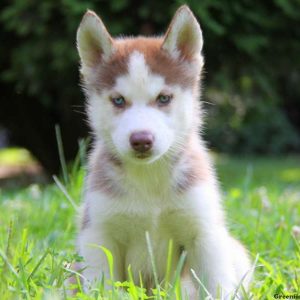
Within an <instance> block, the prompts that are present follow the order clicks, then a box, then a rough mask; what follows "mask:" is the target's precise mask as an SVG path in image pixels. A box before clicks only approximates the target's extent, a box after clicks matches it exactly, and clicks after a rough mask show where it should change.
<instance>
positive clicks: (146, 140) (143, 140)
mask: <svg viewBox="0 0 300 300" xmlns="http://www.w3.org/2000/svg"><path fill="white" fill-rule="evenodd" d="M129 141H130V144H131V147H132V148H133V149H134V150H135V151H137V152H140V153H145V152H147V151H148V150H150V149H151V148H152V146H153V142H154V136H153V134H152V133H151V132H149V131H137V132H134V133H133V134H131V136H130V138H129Z"/></svg>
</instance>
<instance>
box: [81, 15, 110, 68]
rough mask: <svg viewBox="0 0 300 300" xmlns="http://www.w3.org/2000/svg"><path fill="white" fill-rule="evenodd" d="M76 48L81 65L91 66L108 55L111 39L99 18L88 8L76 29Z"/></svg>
mask: <svg viewBox="0 0 300 300" xmlns="http://www.w3.org/2000/svg"><path fill="white" fill-rule="evenodd" d="M77 49H78V52H79V56H80V59H81V64H82V67H83V68H84V67H93V66H94V65H95V64H98V63H101V61H103V60H106V59H108V58H109V57H110V55H111V54H112V52H113V40H112V37H111V36H110V34H109V33H108V31H107V30H106V28H105V26H104V24H103V22H102V21H101V19H100V18H99V17H98V16H97V15H96V13H94V12H93V11H90V10H88V11H87V12H86V13H85V15H84V16H83V18H82V21H81V23H80V25H79V28H78V30H77Z"/></svg>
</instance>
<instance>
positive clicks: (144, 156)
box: [133, 151, 152, 160]
mask: <svg viewBox="0 0 300 300" xmlns="http://www.w3.org/2000/svg"><path fill="white" fill-rule="evenodd" d="M133 156H134V157H135V158H137V159H141V160H144V159H147V158H150V157H151V156H152V152H151V151H147V152H136V151H135V152H134V153H133Z"/></svg>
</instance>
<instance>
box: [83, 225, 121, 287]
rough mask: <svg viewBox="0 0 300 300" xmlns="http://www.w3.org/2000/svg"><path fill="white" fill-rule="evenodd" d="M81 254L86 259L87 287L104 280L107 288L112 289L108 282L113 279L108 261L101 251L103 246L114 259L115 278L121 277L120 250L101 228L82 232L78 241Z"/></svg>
mask: <svg viewBox="0 0 300 300" xmlns="http://www.w3.org/2000/svg"><path fill="white" fill-rule="evenodd" d="M78 246H79V252H80V254H81V255H82V256H83V257H84V263H83V266H84V271H83V276H84V278H85V287H87V286H90V285H92V286H93V285H95V284H96V283H97V282H98V283H99V282H100V280H102V278H104V280H105V286H106V288H111V287H109V286H108V285H107V281H108V280H109V279H111V274H110V268H109V263H108V259H107V257H106V255H105V253H104V251H103V250H102V249H101V246H103V247H105V248H107V249H108V250H109V251H110V252H111V253H112V254H113V257H114V260H115V261H114V270H112V271H113V273H114V276H116V277H117V278H118V277H120V274H119V270H120V266H119V265H120V262H119V261H118V257H119V255H118V253H117V251H118V248H117V246H116V245H115V244H114V243H113V241H112V240H110V239H108V238H106V237H105V236H104V235H103V234H101V231H99V228H97V229H96V228H88V229H86V230H83V231H81V233H80V235H79V239H78Z"/></svg>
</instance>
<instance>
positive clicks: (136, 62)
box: [114, 51, 165, 101]
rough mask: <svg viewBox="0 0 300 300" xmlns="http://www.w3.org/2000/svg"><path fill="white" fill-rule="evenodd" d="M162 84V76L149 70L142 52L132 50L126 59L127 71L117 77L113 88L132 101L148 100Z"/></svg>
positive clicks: (158, 91) (158, 90) (156, 93)
mask: <svg viewBox="0 0 300 300" xmlns="http://www.w3.org/2000/svg"><path fill="white" fill-rule="evenodd" d="M164 86H165V80H164V78H163V77H162V76H160V75H158V74H155V73H153V72H151V69H150V67H149V66H148V65H147V63H146V60H145V57H144V54H143V53H141V52H139V51H134V52H133V53H132V54H131V55H130V56H129V59H128V72H127V73H126V74H123V75H121V76H119V77H118V78H117V80H116V85H115V87H114V88H115V89H116V91H117V92H119V93H121V94H122V95H123V96H125V97H128V98H129V99H131V100H133V101H149V99H151V98H154V97H156V96H157V95H158V94H159V93H160V92H161V90H162V89H163V87H164Z"/></svg>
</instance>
